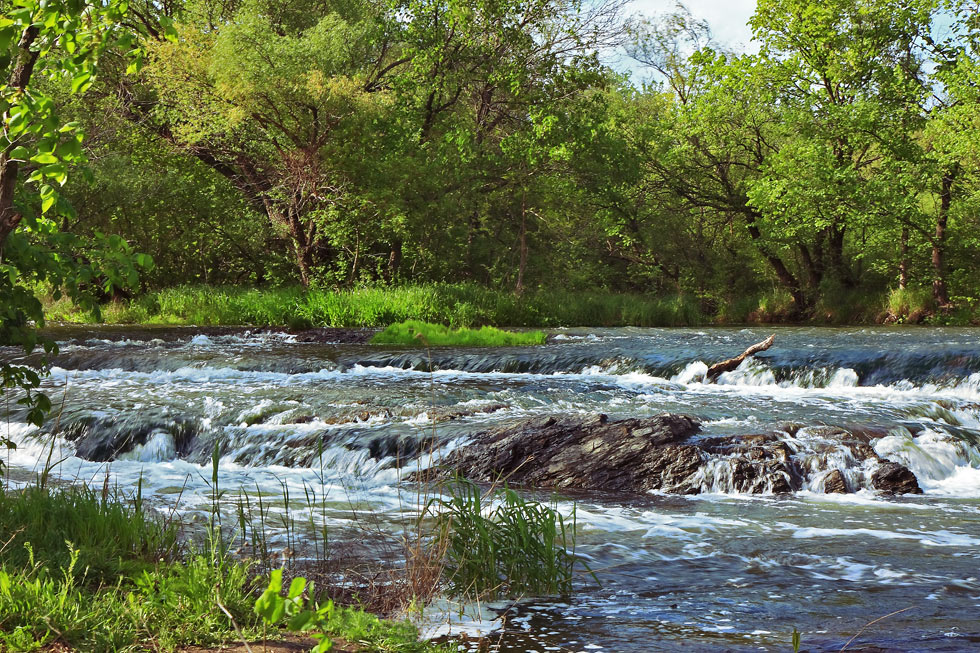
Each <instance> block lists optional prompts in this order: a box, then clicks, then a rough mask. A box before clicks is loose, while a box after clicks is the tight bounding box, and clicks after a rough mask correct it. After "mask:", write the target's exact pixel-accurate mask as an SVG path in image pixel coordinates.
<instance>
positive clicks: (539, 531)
mask: <svg viewBox="0 0 980 653" xmlns="http://www.w3.org/2000/svg"><path fill="white" fill-rule="evenodd" d="M446 489H447V490H448V494H447V496H445V497H439V498H435V499H433V500H431V501H430V502H429V505H428V506H427V507H426V512H427V513H431V514H432V516H433V517H434V519H435V524H436V533H437V534H436V536H435V538H434V539H435V541H436V542H437V543H438V544H437V546H438V547H440V548H444V550H445V554H444V557H445V559H444V575H445V578H446V581H447V583H448V585H449V589H450V591H451V592H452V593H453V594H454V595H457V596H462V597H464V598H467V599H470V600H492V599H495V598H497V597H500V596H510V597H519V596H525V595H528V596H544V595H555V594H569V593H570V592H571V589H572V579H573V574H574V568H575V566H576V565H577V564H582V565H583V566H584V567H585V569H586V571H589V570H588V567H587V565H585V563H584V562H581V561H580V560H579V559H578V558H576V556H575V514H574V511H573V513H572V515H571V516H570V517H569V519H568V520H566V518H565V517H564V516H563V515H562V514H561V513H559V512H558V510H557V507H556V506H549V505H545V504H542V503H539V502H536V501H528V500H526V499H524V498H523V497H521V496H520V495H519V494H517V493H516V492H514V491H513V490H511V489H507V488H504V489H498V490H495V491H491V492H490V493H488V494H484V493H483V492H482V490H481V489H480V488H479V487H478V486H477V485H475V484H474V483H472V482H470V481H466V480H462V479H455V480H453V481H452V482H450V483H449V484H447V486H446Z"/></svg>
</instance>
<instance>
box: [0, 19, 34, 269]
mask: <svg viewBox="0 0 980 653" xmlns="http://www.w3.org/2000/svg"><path fill="white" fill-rule="evenodd" d="M37 36H38V28H37V27H36V26H34V25H31V26H30V27H28V28H27V29H26V30H24V33H23V34H22V35H21V37H20V41H18V42H17V61H16V63H15V64H14V69H13V71H12V72H11V73H10V79H9V80H8V82H7V83H8V85H9V86H11V87H13V88H16V89H19V90H20V91H25V90H26V89H27V84H28V83H29V82H30V81H31V75H32V74H33V73H34V64H35V63H36V62H37V56H38V53H37V52H36V51H35V52H32V51H31V45H32V44H33V43H34V41H35V40H36V39H37ZM16 146H17V143H16V142H14V143H10V145H8V146H7V148H6V149H5V150H4V151H3V152H0V253H2V252H3V245H4V243H5V242H7V237H8V236H9V235H10V234H11V233H13V231H14V229H16V228H17V225H18V224H20V220H21V215H20V212H18V211H17V210H16V209H15V208H14V191H15V190H16V187H17V175H18V173H19V172H20V164H19V163H18V162H17V161H16V160H14V159H11V158H10V152H11V151H12V150H13V149H14V148H15V147H16Z"/></svg>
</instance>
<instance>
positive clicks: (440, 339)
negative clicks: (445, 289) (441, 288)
mask: <svg viewBox="0 0 980 653" xmlns="http://www.w3.org/2000/svg"><path fill="white" fill-rule="evenodd" d="M544 340H545V334H544V332H542V331H527V332H522V333H516V332H513V331H501V330H500V329H497V328H495V327H487V326H485V327H481V328H480V329H468V328H466V327H461V328H459V329H451V328H449V327H446V326H443V325H441V324H430V323H428V322H419V321H418V320H408V321H405V322H399V323H397V324H392V325H391V326H389V327H388V328H386V329H385V330H384V331H382V332H381V333H378V334H376V335H375V336H374V337H373V338H371V344H375V345H408V346H415V347H419V346H421V347H428V346H432V347H442V346H457V347H520V346H525V345H543V344H544Z"/></svg>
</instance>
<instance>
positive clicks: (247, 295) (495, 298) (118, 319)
mask: <svg viewBox="0 0 980 653" xmlns="http://www.w3.org/2000/svg"><path fill="white" fill-rule="evenodd" d="M954 302H955V304H956V307H955V308H953V309H944V310H938V309H937V308H936V307H935V306H934V305H933V304H932V301H931V297H930V294H929V290H928V289H909V290H894V291H890V292H887V291H886V292H881V293H876V294H875V293H871V294H869V293H866V292H863V291H862V292H858V291H832V292H825V293H824V295H823V297H822V298H821V300H820V301H819V302H818V303H817V305H816V306H815V308H814V310H813V314H812V316H811V317H810V318H809V319H808V320H806V323H812V324H835V325H844V324H855V325H864V324H883V323H915V324H919V323H926V324H953V325H967V324H977V323H980V301H978V300H976V299H974V298H969V297H957V298H954ZM45 311H46V315H47V317H48V319H50V320H54V321H64V322H92V321H94V320H93V317H92V316H90V315H87V314H84V313H81V312H80V311H78V310H77V309H75V308H74V307H73V306H71V304H70V303H68V302H67V301H66V300H61V301H58V302H54V301H48V302H47V303H46V306H45ZM792 314H793V311H792V302H791V301H790V298H789V295H788V294H786V293H785V292H782V291H773V292H769V293H763V294H760V295H755V296H746V297H738V298H733V299H730V300H726V301H718V300H703V301H702V300H698V299H697V298H695V297H693V296H690V295H677V296H669V297H654V296H649V295H640V294H616V293H609V292H598V291H591V292H587V291H576V292H573V291H565V290H538V291H530V292H527V293H525V294H524V295H523V296H520V297H518V296H516V295H514V294H513V293H511V292H506V291H497V290H491V289H488V288H484V287H482V286H476V285H473V284H430V285H423V286H405V287H392V288H389V287H375V288H357V289H352V290H326V289H316V288H314V289H304V288H299V287H287V288H268V289H255V288H242V287H234V286H218V287H209V286H180V287H176V288H167V289H163V290H159V291H154V292H150V293H147V294H145V295H143V296H140V297H137V298H135V299H133V300H129V301H122V302H114V303H109V304H106V305H105V306H104V307H103V315H102V319H103V320H104V321H105V322H109V323H117V324H174V325H199V326H216V325H251V326H275V327H286V328H293V329H302V328H310V327H385V326H388V325H390V324H394V323H396V322H404V321H407V320H418V321H423V322H433V323H439V324H445V325H449V326H452V327H478V326H484V325H492V326H499V327H561V326H597V327H598V326H609V327H614V326H640V327H671V326H701V325H706V324H716V325H726V324H731V325H742V324H771V323H791V317H790V316H791V315H792Z"/></svg>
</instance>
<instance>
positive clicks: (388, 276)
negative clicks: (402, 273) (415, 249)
mask: <svg viewBox="0 0 980 653" xmlns="http://www.w3.org/2000/svg"><path fill="white" fill-rule="evenodd" d="M401 265H402V241H401V240H396V241H394V242H393V243H391V252H390V253H389V254H388V265H387V267H386V268H385V281H387V282H388V283H394V282H395V280H396V279H397V278H398V269H399V268H400V267H401Z"/></svg>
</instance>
